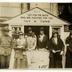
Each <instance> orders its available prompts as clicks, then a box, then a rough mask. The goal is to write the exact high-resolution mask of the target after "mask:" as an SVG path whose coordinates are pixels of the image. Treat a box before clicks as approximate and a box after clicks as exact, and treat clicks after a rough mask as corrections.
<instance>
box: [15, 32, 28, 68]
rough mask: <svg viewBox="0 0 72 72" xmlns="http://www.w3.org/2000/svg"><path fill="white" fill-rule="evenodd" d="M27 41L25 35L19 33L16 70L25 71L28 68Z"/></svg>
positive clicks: (16, 48) (16, 49)
mask: <svg viewBox="0 0 72 72" xmlns="http://www.w3.org/2000/svg"><path fill="white" fill-rule="evenodd" d="M25 52H26V39H25V38H24V35H23V33H22V32H21V33H19V39H17V42H16V47H15V63H14V64H15V65H14V66H15V68H18V69H23V68H27V58H26V54H24V53H25Z"/></svg>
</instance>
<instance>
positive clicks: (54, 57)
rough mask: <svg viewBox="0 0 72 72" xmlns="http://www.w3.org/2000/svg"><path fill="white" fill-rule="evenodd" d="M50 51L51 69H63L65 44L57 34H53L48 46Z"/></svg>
mask: <svg viewBox="0 0 72 72" xmlns="http://www.w3.org/2000/svg"><path fill="white" fill-rule="evenodd" d="M48 47H49V50H50V63H49V68H62V55H63V52H64V43H63V41H62V40H61V38H60V36H59V34H58V33H57V32H55V33H53V35H52V37H51V38H50V40H49V44H48Z"/></svg>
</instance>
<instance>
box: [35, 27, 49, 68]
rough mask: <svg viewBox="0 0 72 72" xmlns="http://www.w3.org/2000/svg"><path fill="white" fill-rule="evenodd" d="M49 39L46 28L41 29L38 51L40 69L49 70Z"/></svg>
mask: <svg viewBox="0 0 72 72" xmlns="http://www.w3.org/2000/svg"><path fill="white" fill-rule="evenodd" d="M47 44H48V37H47V36H46V35H45V33H44V28H43V27H41V28H40V34H39V36H38V38H37V48H36V49H37V50H38V63H39V64H38V67H39V68H43V69H48V67H49V58H48V56H49V52H48V50H47V48H48V47H47V46H48V45H47Z"/></svg>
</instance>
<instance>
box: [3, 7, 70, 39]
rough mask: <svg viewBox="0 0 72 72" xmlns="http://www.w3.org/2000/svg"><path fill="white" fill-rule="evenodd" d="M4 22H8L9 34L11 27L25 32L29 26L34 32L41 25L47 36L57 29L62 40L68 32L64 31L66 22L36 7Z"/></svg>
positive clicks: (37, 30)
mask: <svg viewBox="0 0 72 72" xmlns="http://www.w3.org/2000/svg"><path fill="white" fill-rule="evenodd" d="M4 23H6V24H9V29H10V30H11V31H10V33H9V34H10V35H12V30H13V29H15V30H21V31H22V32H27V27H29V26H30V27H32V29H33V30H34V32H35V33H36V34H37V33H38V32H39V28H40V27H41V26H43V27H44V28H45V32H46V34H47V35H48V37H49V38H50V37H51V36H52V32H54V31H57V32H58V33H59V34H60V36H61V38H62V39H63V40H65V38H66V37H67V36H68V34H69V32H68V31H65V26H68V25H69V23H68V22H65V21H63V20H61V19H59V18H57V17H56V16H54V15H52V14H51V13H49V12H47V11H45V10H43V9H41V8H38V7H36V8H33V9H31V10H30V11H26V12H24V13H23V14H21V15H18V16H16V17H14V18H12V19H10V20H8V21H6V22H4Z"/></svg>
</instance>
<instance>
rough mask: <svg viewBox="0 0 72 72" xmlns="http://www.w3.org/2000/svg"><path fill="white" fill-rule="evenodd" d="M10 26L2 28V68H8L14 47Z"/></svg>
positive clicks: (0, 54) (0, 43) (0, 63)
mask: <svg viewBox="0 0 72 72" xmlns="http://www.w3.org/2000/svg"><path fill="white" fill-rule="evenodd" d="M8 33H9V29H8V27H3V28H2V36H1V37H0V68H8V67H9V61H10V54H11V47H12V38H11V37H10V36H9V35H8Z"/></svg>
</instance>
